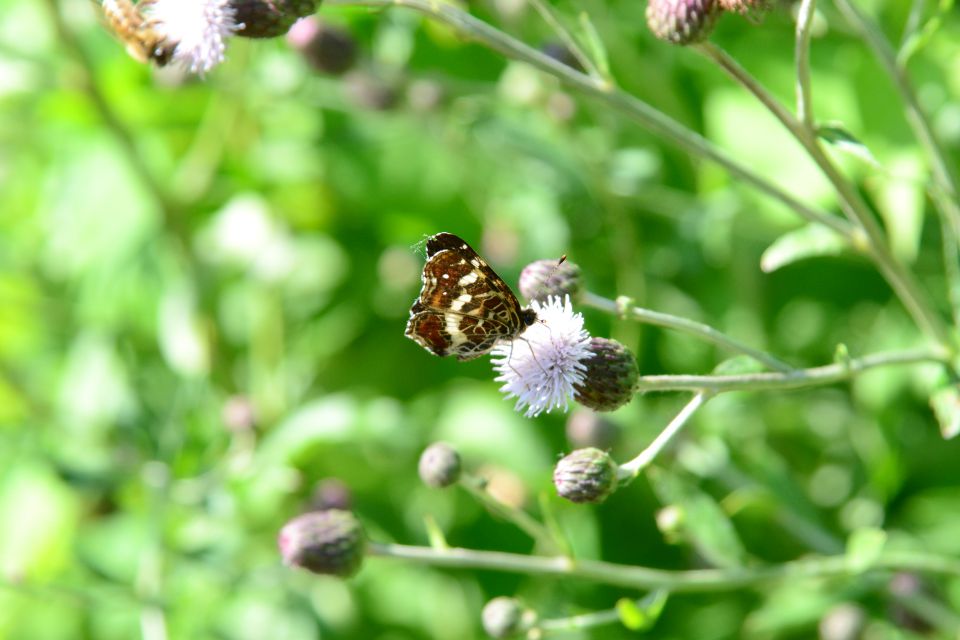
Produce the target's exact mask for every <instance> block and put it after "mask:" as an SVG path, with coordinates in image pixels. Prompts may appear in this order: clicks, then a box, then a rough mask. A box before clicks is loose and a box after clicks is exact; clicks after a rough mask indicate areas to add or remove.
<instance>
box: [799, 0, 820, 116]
mask: <svg viewBox="0 0 960 640" xmlns="http://www.w3.org/2000/svg"><path fill="white" fill-rule="evenodd" d="M816 10H817V1H816V0H802V2H801V3H800V11H799V12H798V13H797V43H796V48H795V50H794V51H795V54H794V57H795V58H796V64H797V118H799V119H800V122H802V123H803V124H804V125H805V126H806V127H807V128H808V129H813V126H814V125H813V103H812V93H811V91H812V89H811V86H810V28H811V26H812V25H813V16H814V13H816Z"/></svg>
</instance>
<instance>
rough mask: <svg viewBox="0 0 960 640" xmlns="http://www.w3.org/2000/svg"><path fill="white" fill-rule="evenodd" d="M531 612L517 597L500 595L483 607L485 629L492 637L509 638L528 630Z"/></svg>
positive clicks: (482, 617)
mask: <svg viewBox="0 0 960 640" xmlns="http://www.w3.org/2000/svg"><path fill="white" fill-rule="evenodd" d="M531 614H532V612H530V611H527V610H526V609H524V607H523V605H522V604H520V601H519V600H517V599H516V598H509V597H507V596H499V597H497V598H494V599H493V600H491V601H490V602H488V603H487V604H486V605H485V606H484V607H483V613H482V614H481V620H482V621H483V630H484V631H486V632H487V634H488V635H489V636H490V637H491V638H508V637H510V636H513V635H517V634H519V633H522V632H523V631H526V630H527V628H528V627H529V626H530V623H531V622H532V616H531Z"/></svg>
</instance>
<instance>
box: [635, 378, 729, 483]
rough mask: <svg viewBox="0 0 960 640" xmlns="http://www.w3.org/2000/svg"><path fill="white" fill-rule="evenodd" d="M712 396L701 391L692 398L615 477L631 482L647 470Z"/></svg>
mask: <svg viewBox="0 0 960 640" xmlns="http://www.w3.org/2000/svg"><path fill="white" fill-rule="evenodd" d="M712 396H713V394H712V393H707V392H703V391H701V392H700V393H698V394H697V395H695V396H693V399H692V400H690V402H688V403H687V404H686V406H684V407H683V409H681V410H680V413H678V414H677V415H676V416H675V417H674V418H673V420H671V421H670V424H668V425H667V426H666V427H665V428H664V430H663V431H661V432H660V434H659V435H658V436H657V437H656V438H654V439H653V442H651V443H650V444H649V445H648V446H647V448H646V449H644V450H643V451H641V452H640V455H638V456H637V457H636V458H634V459H633V460H631V461H630V462H627V463H625V464H622V465H620V469H619V471H618V473H617V477H618V478H619V479H620V480H627V481H629V480H632V479H633V478H636V477H637V476H638V475H640V472H641V471H643V470H644V469H646V468H647V466H648V465H649V464H650V463H651V462H653V461H654V459H655V458H656V457H657V456H658V455H659V454H660V452H661V451H663V449H664V448H665V447H666V446H667V445H668V444H670V441H671V440H673V438H674V436H676V435H677V434H678V433H680V430H681V429H683V427H684V425H686V424H687V421H688V420H690V417H691V416H692V415H693V414H694V413H696V411H697V409H699V408H700V407H702V406H703V405H704V404H705V403H706V402H707V400H709V399H710V398H711V397H712Z"/></svg>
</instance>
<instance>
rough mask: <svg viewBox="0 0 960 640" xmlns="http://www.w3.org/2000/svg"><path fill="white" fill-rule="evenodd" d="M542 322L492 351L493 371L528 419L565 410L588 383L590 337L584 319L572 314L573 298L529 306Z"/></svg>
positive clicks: (550, 299)
mask: <svg viewBox="0 0 960 640" xmlns="http://www.w3.org/2000/svg"><path fill="white" fill-rule="evenodd" d="M530 306H531V307H532V308H533V310H534V311H535V312H536V313H537V318H538V321H537V322H534V323H533V324H532V325H531V326H530V328H529V329H527V330H526V332H524V333H523V335H521V336H520V337H519V338H517V339H516V340H513V341H511V342H508V343H505V344H500V345H497V346H496V347H495V348H494V349H493V351H492V352H491V353H492V355H493V356H494V357H493V359H492V361H493V368H494V370H495V371H496V372H497V373H498V374H500V375H498V376H497V377H496V380H497V381H498V382H503V383H504V384H503V386H501V387H500V391H503V392H504V393H506V394H507V397H508V398H516V399H517V403H516V409H517V411H520V410H521V409H525V411H524V415H525V416H527V417H528V418H531V417H534V416H538V415H540V414H541V413H543V412H544V411H546V412H547V413H549V412H550V411H552V410H553V409H559V408H561V407H563V408H564V410H566V407H567V404H568V403H569V401H570V400H571V399H572V398H573V394H574V389H575V387H576V386H577V385H580V384H582V383H583V381H584V375H585V373H586V370H587V368H586V365H585V364H584V360H586V359H587V358H589V357H590V356H591V355H592V354H591V352H590V350H589V345H590V334H589V333H587V332H586V331H585V330H584V328H583V316H582V315H580V314H579V313H574V312H573V307H572V306H571V304H570V297H569V296H565V297H564V299H563V301H562V302H561V300H560V298H557V297H551V298H549V299H548V300H547V302H546V303H544V304H541V303H539V302H537V301H536V300H534V301H533V302H532V303H531V305H530Z"/></svg>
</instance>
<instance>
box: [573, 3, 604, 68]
mask: <svg viewBox="0 0 960 640" xmlns="http://www.w3.org/2000/svg"><path fill="white" fill-rule="evenodd" d="M580 27H581V28H582V29H583V32H582V36H583V39H584V40H585V41H586V43H587V48H588V49H589V50H590V59H591V60H593V62H594V64H596V65H597V69H598V70H599V71H600V74H601V75H602V76H603V77H604V78H609V77H610V58H609V56H608V55H607V48H606V46H605V45H604V44H603V38H601V37H600V34H599V32H597V28H596V27H595V26H594V25H593V21H591V20H590V16H589V15H587V13H586V12H585V11H584V12H581V13H580Z"/></svg>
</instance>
